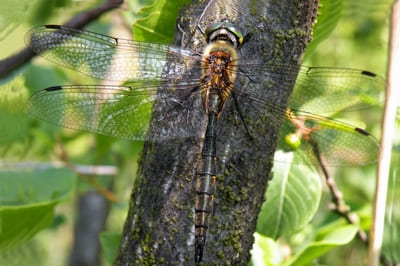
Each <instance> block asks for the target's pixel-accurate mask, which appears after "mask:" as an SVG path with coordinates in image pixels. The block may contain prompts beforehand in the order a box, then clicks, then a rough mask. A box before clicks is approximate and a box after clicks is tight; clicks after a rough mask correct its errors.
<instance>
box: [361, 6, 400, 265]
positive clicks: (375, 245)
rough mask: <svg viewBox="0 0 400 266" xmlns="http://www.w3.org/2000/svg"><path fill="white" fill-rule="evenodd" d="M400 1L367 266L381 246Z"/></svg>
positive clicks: (397, 86)
mask: <svg viewBox="0 0 400 266" xmlns="http://www.w3.org/2000/svg"><path fill="white" fill-rule="evenodd" d="M399 20H400V2H399V1H398V0H397V1H396V2H395V3H394V4H393V6H392V16H391V25H390V26H391V32H390V55H389V65H388V78H387V88H386V102H385V111H384V116H383V121H382V140H381V147H382V150H381V154H380V158H379V163H378V179H377V183H376V190H375V202H374V216H373V223H372V228H371V233H370V238H371V241H370V245H369V250H368V265H369V266H377V265H378V261H379V254H380V251H381V247H382V240H383V231H384V224H385V211H386V198H387V187H388V182H389V171H390V159H391V151H392V143H393V137H394V136H393V133H394V129H395V120H396V108H397V101H399V98H400V95H399V94H400V78H399V75H398V69H399V67H400V65H399V62H400V51H399V49H400V27H399V23H400V22H399Z"/></svg>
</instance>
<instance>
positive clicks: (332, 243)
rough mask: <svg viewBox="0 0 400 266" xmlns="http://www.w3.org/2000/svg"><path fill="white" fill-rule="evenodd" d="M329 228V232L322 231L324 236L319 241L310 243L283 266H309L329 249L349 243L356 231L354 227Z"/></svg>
mask: <svg viewBox="0 0 400 266" xmlns="http://www.w3.org/2000/svg"><path fill="white" fill-rule="evenodd" d="M330 228H331V230H330V231H328V232H325V231H324V232H325V234H324V235H323V236H320V239H319V240H317V241H314V242H311V243H310V244H309V245H307V247H305V248H304V249H303V250H302V251H300V252H299V253H298V254H297V255H296V256H295V257H294V258H293V259H291V260H290V261H289V262H288V263H286V264H285V265H296V266H298V265H309V264H310V265H311V263H312V261H313V260H314V259H315V258H318V257H320V256H321V255H322V254H324V253H326V252H327V251H329V250H330V249H332V248H334V247H337V246H341V245H345V244H347V243H349V242H350V241H351V240H353V238H354V237H355V235H356V233H357V230H358V228H357V226H355V225H343V226H340V227H337V226H335V227H330Z"/></svg>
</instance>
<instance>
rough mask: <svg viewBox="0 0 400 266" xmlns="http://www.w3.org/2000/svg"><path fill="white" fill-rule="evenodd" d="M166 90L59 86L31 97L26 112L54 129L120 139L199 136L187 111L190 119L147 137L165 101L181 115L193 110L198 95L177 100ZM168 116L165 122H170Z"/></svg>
mask: <svg viewBox="0 0 400 266" xmlns="http://www.w3.org/2000/svg"><path fill="white" fill-rule="evenodd" d="M186 85H187V84H185V88H186ZM177 86H178V87H179V85H175V86H174V89H177ZM163 88H164V89H158V86H157V85H156V84H153V85H152V84H148V83H147V84H146V86H144V85H143V84H141V85H140V84H137V85H135V86H125V87H121V86H94V85H93V86H90V85H87V86H84V85H82V86H56V87H50V88H47V89H45V90H42V91H39V92H37V93H35V94H34V95H32V96H31V97H30V98H29V100H28V103H27V109H28V112H30V113H31V114H32V115H34V116H36V117H38V118H40V119H43V120H45V121H47V122H50V123H52V124H55V125H59V126H63V127H67V128H72V129H77V130H84V131H89V132H93V133H98V134H102V135H106V136H111V137H116V138H121V139H129V140H150V141H162V140H165V139H171V138H182V137H188V136H193V135H196V134H199V131H200V129H199V128H200V126H201V124H200V122H196V121H191V120H192V119H193V118H192V117H191V116H190V114H191V113H190V112H188V110H183V111H187V117H186V118H187V119H186V120H184V119H181V120H177V121H174V122H173V123H174V126H175V127H171V125H170V124H168V123H167V122H165V121H164V123H161V124H160V125H159V126H160V127H161V129H159V132H158V133H157V134H152V135H151V136H150V135H148V134H147V133H148V132H147V131H148V127H149V123H150V120H151V114H152V110H153V104H154V102H156V101H162V102H164V104H166V105H167V106H169V108H170V109H171V110H172V109H180V110H179V111H182V110H181V109H185V108H186V109H187V108H190V104H189V103H188V101H196V99H197V98H198V97H196V96H198V95H199V94H198V93H191V94H187V96H186V97H183V98H182V99H178V98H174V97H173V95H171V91H173V90H172V88H171V87H168V86H163ZM178 89H179V88H178ZM181 92H182V93H185V92H187V90H181ZM181 96H182V95H181ZM168 115H169V114H165V117H164V118H165V119H169V116H168ZM172 119H174V117H173V116H172Z"/></svg>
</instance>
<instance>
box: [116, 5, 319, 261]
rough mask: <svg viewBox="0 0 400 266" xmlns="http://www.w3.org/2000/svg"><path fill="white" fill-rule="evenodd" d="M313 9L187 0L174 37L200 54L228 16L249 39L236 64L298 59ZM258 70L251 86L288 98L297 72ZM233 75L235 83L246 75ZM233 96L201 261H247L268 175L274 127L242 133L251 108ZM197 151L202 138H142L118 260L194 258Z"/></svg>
mask: <svg viewBox="0 0 400 266" xmlns="http://www.w3.org/2000/svg"><path fill="white" fill-rule="evenodd" d="M317 8H318V1H317V0H300V1H298V0H283V1H268V0H263V1H252V0H242V1H239V0H235V1H225V0H222V1H219V0H215V1H208V2H206V3H204V2H203V1H200V0H199V1H194V3H192V4H191V5H190V6H188V7H187V8H185V9H184V10H182V12H181V16H180V18H178V25H179V28H180V29H179V30H178V29H177V38H176V44H177V45H183V46H184V47H186V48H191V49H194V50H196V51H200V50H199V49H200V48H201V47H204V46H205V45H206V43H205V40H204V37H203V36H202V33H201V31H203V32H204V30H205V29H206V28H207V26H209V25H211V24H212V23H215V22H219V21H221V20H224V19H228V20H229V21H231V22H233V23H234V24H235V25H237V27H238V28H239V29H240V30H242V32H243V33H244V34H250V35H249V36H251V37H250V39H249V40H248V41H247V42H246V43H245V44H243V46H242V48H241V50H240V52H239V58H240V59H241V61H240V63H246V62H250V61H251V62H256V63H257V64H260V65H267V64H288V65H297V64H299V63H300V61H301V58H302V55H303V53H304V50H305V46H306V44H307V43H308V41H309V40H310V35H311V29H312V25H313V22H314V20H315V17H316V13H317ZM204 10H205V11H204ZM203 11H204V13H203ZM199 29H201V30H199ZM247 71H250V72H251V69H250V68H249V69H248V70H247ZM259 72H261V71H259V70H257V69H255V70H254V73H248V74H249V76H255V77H256V78H257V85H256V86H253V87H252V88H253V89H257V90H260V91H261V92H262V93H263V95H267V96H271V97H272V99H274V101H276V102H279V104H282V105H286V104H287V101H288V98H289V96H290V92H291V90H292V88H293V85H294V81H295V79H296V73H293V75H292V76H288V75H287V74H286V75H285V73H282V74H283V75H276V74H275V75H273V76H267V74H266V73H259ZM261 74H262V75H261ZM241 76H243V77H242V78H241V79H239V80H238V81H237V82H236V83H235V85H234V86H243V87H245V86H246V84H247V83H248V82H249V78H248V77H246V75H241ZM267 77H268V78H267ZM271 79H272V80H271ZM246 82H247V83H246ZM271 82H273V83H272V84H273V86H272V87H271V86H268V84H271ZM267 87H268V89H267ZM231 98H232V97H231ZM237 101H238V102H239V104H240V105H241V106H242V107H241V108H240V109H241V110H240V113H239V112H238V111H235V110H236V103H235V101H234V100H233V99H229V100H228V101H227V102H226V105H225V107H224V110H223V112H222V114H221V117H220V118H219V120H218V129H217V131H218V134H219V135H218V136H217V173H218V174H217V192H216V199H215V206H214V213H213V218H212V219H211V221H210V227H209V229H208V233H207V240H206V246H205V250H204V257H203V261H204V263H205V264H206V265H225V264H226V265H231V264H237V265H246V264H247V263H248V262H249V260H250V252H249V251H250V249H251V247H252V245H253V242H254V239H253V233H254V232H255V230H256V221H257V215H258V212H259V211H260V208H261V205H262V203H263V201H264V193H265V189H266V187H267V182H268V180H269V179H270V178H271V176H272V175H271V173H270V171H271V167H272V158H273V154H274V151H275V147H276V143H277V140H278V136H279V128H277V127H276V126H274V125H273V124H268V115H266V117H264V118H263V120H262V121H261V120H257V121H255V122H254V124H253V125H250V127H252V129H253V130H254V131H253V132H255V131H257V129H258V128H261V129H262V132H261V131H260V132H255V136H256V137H257V138H252V137H249V134H248V131H247V130H246V128H245V127H244V126H243V125H242V124H243V123H241V121H243V120H244V121H251V117H252V116H256V115H259V114H255V113H254V110H252V108H251V107H252V106H251V104H248V105H246V97H245V96H242V95H237ZM202 108H203V106H202V103H201V101H198V102H196V103H195V105H194V109H195V110H196V112H198V113H199V115H198V117H199V119H206V116H205V115H204V110H203V109H202ZM155 110H156V111H155V113H156V114H155V116H156V115H157V113H163V111H164V112H165V111H166V110H163V107H162V106H160V107H156V109H155ZM266 113H267V112H266ZM242 116H244V117H242ZM261 122H262V125H261V127H259V126H258V124H257V123H261ZM203 134H204V132H203ZM260 136H262V139H261V140H260ZM201 148H202V138H200V137H192V138H186V139H179V140H173V141H167V142H162V143H146V144H145V147H144V150H143V154H142V157H141V160H140V163H139V164H140V166H139V170H138V175H137V179H136V183H135V187H134V189H133V192H132V198H131V201H130V206H129V212H128V217H127V220H126V223H125V227H124V232H123V236H122V240H121V243H120V247H119V254H118V256H117V259H116V261H115V264H116V265H193V264H194V221H193V219H194V199H195V187H194V184H195V178H196V170H197V164H198V161H199V158H200V151H201Z"/></svg>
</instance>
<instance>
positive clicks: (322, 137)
mask: <svg viewBox="0 0 400 266" xmlns="http://www.w3.org/2000/svg"><path fill="white" fill-rule="evenodd" d="M292 112H294V113H296V114H295V118H294V119H298V121H299V120H301V122H300V123H299V124H300V125H302V126H299V124H297V126H295V124H296V123H294V122H293V118H292V119H285V122H284V124H283V126H282V130H281V140H280V146H281V148H283V149H287V145H286V143H285V142H284V138H285V137H286V136H288V134H292V133H293V132H296V130H297V132H302V133H303V135H302V136H301V137H302V138H301V140H300V141H301V143H300V146H299V147H298V149H297V150H296V152H297V153H298V154H299V155H300V156H297V157H298V158H299V161H296V162H295V163H312V164H316V165H317V164H320V163H321V162H322V163H323V164H324V165H325V166H357V165H368V164H373V163H375V162H376V161H377V160H378V156H379V151H380V147H379V143H378V141H377V139H376V138H375V137H374V136H372V135H371V134H369V133H368V132H367V131H365V130H363V129H361V128H358V127H355V126H352V125H349V124H346V123H343V122H340V121H337V120H334V119H330V118H327V117H323V116H319V115H315V114H310V113H305V112H301V111H298V112H295V111H293V110H292Z"/></svg>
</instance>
